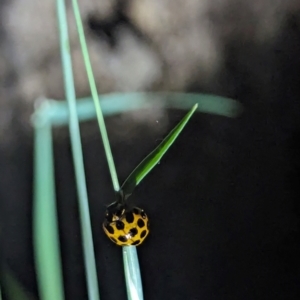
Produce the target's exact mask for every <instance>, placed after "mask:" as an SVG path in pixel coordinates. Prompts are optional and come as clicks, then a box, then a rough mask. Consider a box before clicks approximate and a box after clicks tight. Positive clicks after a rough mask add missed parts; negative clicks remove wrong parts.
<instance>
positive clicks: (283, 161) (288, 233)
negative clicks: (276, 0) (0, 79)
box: [0, 14, 300, 300]
mask: <svg viewBox="0 0 300 300" xmlns="http://www.w3.org/2000/svg"><path fill="white" fill-rule="evenodd" d="M299 24H300V23H299V16H297V15H293V14H291V15H288V16H287V17H286V20H285V22H284V26H283V27H282V28H281V30H280V32H279V34H278V36H277V38H276V41H275V42H274V43H272V44H270V45H264V44H262V45H260V46H258V45H257V44H251V43H250V42H247V43H240V42H239V41H235V40H233V41H228V42H227V44H226V45H225V46H226V47H225V53H226V64H225V68H224V70H223V71H222V72H221V73H220V75H219V77H218V80H217V81H216V82H215V83H214V85H213V88H212V89H211V90H203V87H202V86H201V85H200V84H197V82H195V84H193V85H191V86H190V87H189V88H188V89H187V92H212V93H217V94H219V95H223V96H228V97H232V98H235V99H237V100H239V101H240V102H241V103H242V104H243V105H244V108H245V111H244V113H243V114H242V115H241V116H240V117H238V118H237V119H227V118H224V117H216V116H210V115H205V114H200V113H198V114H197V115H195V116H194V117H193V118H192V120H191V122H190V123H189V124H188V126H187V127H186V129H185V130H184V131H183V133H182V135H181V136H180V138H179V139H178V140H177V141H176V143H175V144H174V145H173V146H172V148H171V150H170V151H169V152H168V154H167V155H166V156H165V157H164V159H163V160H162V162H161V164H160V165H159V166H157V167H156V168H155V169H154V171H153V172H152V173H151V174H150V175H149V176H148V177H147V179H145V180H144V181H143V183H142V184H141V185H140V186H139V187H138V188H137V190H136V192H135V194H134V196H133V200H134V201H135V202H136V204H137V205H138V206H140V207H142V208H144V209H145V211H146V212H147V214H148V215H149V218H150V221H151V234H150V235H149V237H148V238H147V239H146V241H145V242H144V244H143V245H142V246H140V247H139V248H138V254H139V258H140V265H141V272H142V278H143V284H144V294H145V299H149V300H150V299H151V300H153V299H157V300H163V299H166V298H171V299H174V300H198V299H199V300H200V299H209V300H213V299H299V296H300V292H299V289H300V287H299V280H300V270H299V267H300V265H299V246H300V242H299V219H300V207H299V190H300V189H299V155H300V149H299V148H300V144H299V139H300V126H299V125H300V124H299V120H300V111H299V106H300V105H299V99H300V98H299V97H300V76H299V74H300V73H299V70H300V55H299V54H300V28H299ZM257 74H260V76H257ZM262 74H263V75H262ZM167 113H168V116H169V119H170V122H169V126H168V129H167V130H165V133H167V132H168V130H169V129H171V128H172V127H173V126H174V125H175V124H176V123H177V122H178V121H179V120H180V119H181V118H182V116H183V114H184V113H183V112H182V111H176V110H170V111H168V112H167ZM116 119H118V116H116V117H114V118H110V119H109V120H108V130H109V131H110V132H111V136H112V141H113V142H112V149H113V153H114V154H115V160H116V166H117V170H118V172H119V176H120V179H121V180H124V179H125V178H126V176H127V175H128V174H129V172H130V171H131V170H132V169H133V167H134V166H135V165H136V164H137V163H138V162H139V161H140V160H141V159H142V158H143V157H144V156H145V155H146V154H147V153H148V152H149V151H150V150H152V149H153V148H154V147H155V146H156V145H157V143H158V141H157V140H159V139H161V138H163V136H164V135H165V133H163V134H157V132H153V131H152V130H151V128H149V127H147V126H144V127H143V126H141V127H138V126H137V127H136V128H134V130H133V129H132V127H130V128H131V130H133V131H134V134H132V135H129V136H131V138H129V139H128V140H124V139H118V136H117V135H116V136H114V131H113V130H112V129H113V127H114V126H115V125H114V124H115V123H114V121H115V120H116ZM156 120H157V117H156V116H155V115H153V124H157V123H156V122H155V121H156ZM118 124H119V126H120V128H126V126H127V124H126V123H125V122H124V124H122V122H121V121H119V123H118ZM158 124H159V123H158ZM89 125H90V126H93V127H95V128H96V123H91V124H89ZM156 126H159V125H156ZM124 130H125V129H124ZM94 132H95V134H94V135H91V134H89V135H87V136H86V137H84V138H83V151H84V154H85V163H86V173H87V184H88V190H89V196H90V202H91V204H90V205H91V217H92V225H93V234H94V240H95V252H96V260H97V268H98V277H99V282H100V293H101V294H100V296H101V300H106V299H107V300H115V299H116V300H117V299H126V291H125V285H124V275H123V266H122V255H121V248H119V247H117V246H115V245H114V244H112V243H111V242H110V241H109V240H108V239H107V238H106V236H105V235H104V233H103V232H102V228H101V223H102V220H103V215H104V210H105V204H108V203H109V202H110V201H112V199H113V191H112V186H111V182H110V178H109V174H108V169H107V165H106V162H105V160H104V153H103V149H102V144H101V141H100V138H99V136H98V134H97V130H96V129H95V130H94ZM13 133H14V134H15V135H16V136H17V137H18V139H17V143H14V145H13V147H11V148H10V149H8V148H7V147H2V146H1V147H0V166H1V167H0V201H1V202H0V203H1V227H2V228H1V231H2V236H1V248H2V250H1V252H2V262H4V263H5V264H6V265H7V266H9V267H10V268H11V269H12V270H13V272H14V273H15V274H16V276H17V278H18V279H19V280H20V281H21V282H22V283H23V284H24V285H25V286H26V287H27V289H28V290H30V291H31V292H33V293H36V283H35V279H34V267H33V253H32V235H31V204H32V179H33V173H32V159H33V154H32V150H33V149H32V136H28V135H27V134H25V133H24V132H23V131H22V128H21V124H20V125H18V121H17V120H16V124H15V127H14V131H13ZM132 136H133V137H134V138H133V137H132ZM55 155H56V159H57V160H56V165H55V168H56V173H57V174H56V175H57V177H56V179H57V190H58V207H59V218H60V230H61V244H62V257H63V261H64V278H65V283H66V299H74V300H76V299H87V295H86V287H85V285H84V269H83V265H82V263H83V261H82V252H81V246H80V243H81V239H80V231H79V224H78V218H79V215H78V207H77V202H76V192H75V183H74V172H73V167H72V161H71V151H70V145H69V142H68V140H67V139H63V141H62V139H58V140H57V141H56V143H55Z"/></svg>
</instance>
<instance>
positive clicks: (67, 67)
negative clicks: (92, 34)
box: [57, 0, 100, 300]
mask: <svg viewBox="0 0 300 300" xmlns="http://www.w3.org/2000/svg"><path fill="white" fill-rule="evenodd" d="M57 12H58V20H59V31H60V46H61V55H62V64H63V75H64V82H65V92H66V98H67V102H68V107H69V112H70V119H69V129H70V136H71V145H72V152H73V161H74V167H75V175H76V185H77V192H78V200H79V209H80V217H81V231H82V238H83V250H84V251H83V252H84V261H85V271H86V276H87V289H88V295H89V299H91V300H98V299H99V298H100V297H99V288H98V280H97V273H96V263H95V254H94V247H93V237H92V230H91V220H90V212H89V204H88V196H87V188H86V182H85V172H84V164H83V154H82V146H81V139H80V130H79V123H78V116H77V108H76V95H75V88H74V79H73V73H72V60H71V53H70V43H69V36H68V25H67V20H66V7H65V2H64V0H57Z"/></svg>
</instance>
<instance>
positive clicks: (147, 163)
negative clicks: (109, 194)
mask: <svg viewBox="0 0 300 300" xmlns="http://www.w3.org/2000/svg"><path fill="white" fill-rule="evenodd" d="M197 107H198V104H195V105H194V106H193V108H192V109H191V110H190V111H189V112H188V113H187V114H186V115H185V117H184V118H183V119H182V120H181V121H180V122H179V123H178V125H177V126H176V127H175V128H174V129H173V130H172V131H171V132H170V133H169V134H168V135H167V137H166V138H165V139H164V140H163V141H162V142H161V143H160V144H159V146H158V147H157V148H155V149H154V150H153V151H152V152H151V153H150V154H149V155H148V156H147V157H146V158H145V159H144V160H143V161H142V162H141V163H140V164H139V165H138V166H137V167H136V168H135V169H134V170H133V172H132V173H131V174H130V175H129V176H128V178H127V179H126V180H125V182H124V183H123V185H122V187H121V190H122V191H123V192H124V195H125V198H128V197H129V196H130V195H131V194H132V192H133V190H134V189H135V187H136V186H137V185H138V184H139V183H140V182H141V181H142V180H143V179H144V178H145V177H146V175H147V174H148V173H149V172H150V171H151V170H152V169H153V168H154V166H155V165H156V164H157V163H159V162H160V160H161V158H162V157H163V156H164V154H165V153H166V152H167V151H168V149H169V148H170V147H171V145H172V144H173V143H174V141H175V140H176V138H177V137H178V136H179V134H180V132H181V131H182V130H183V128H184V127H185V125H186V124H187V122H188V121H189V119H190V118H191V116H192V115H193V113H194V112H195V110H196V109H197Z"/></svg>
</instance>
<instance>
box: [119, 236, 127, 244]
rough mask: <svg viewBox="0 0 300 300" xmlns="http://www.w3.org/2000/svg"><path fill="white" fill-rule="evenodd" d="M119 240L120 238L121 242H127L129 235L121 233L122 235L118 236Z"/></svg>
mask: <svg viewBox="0 0 300 300" xmlns="http://www.w3.org/2000/svg"><path fill="white" fill-rule="evenodd" d="M118 240H119V241H120V242H122V243H125V242H127V237H126V236H124V235H120V236H119V237H118Z"/></svg>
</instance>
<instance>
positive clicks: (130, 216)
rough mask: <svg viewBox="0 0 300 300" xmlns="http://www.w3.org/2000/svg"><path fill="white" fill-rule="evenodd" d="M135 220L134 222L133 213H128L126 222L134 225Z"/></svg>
mask: <svg viewBox="0 0 300 300" xmlns="http://www.w3.org/2000/svg"><path fill="white" fill-rule="evenodd" d="M133 220H134V216H133V213H132V212H128V213H127V214H126V221H127V222H128V223H132V222H133Z"/></svg>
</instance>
